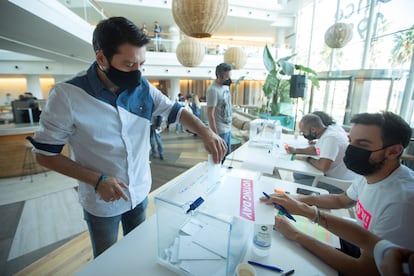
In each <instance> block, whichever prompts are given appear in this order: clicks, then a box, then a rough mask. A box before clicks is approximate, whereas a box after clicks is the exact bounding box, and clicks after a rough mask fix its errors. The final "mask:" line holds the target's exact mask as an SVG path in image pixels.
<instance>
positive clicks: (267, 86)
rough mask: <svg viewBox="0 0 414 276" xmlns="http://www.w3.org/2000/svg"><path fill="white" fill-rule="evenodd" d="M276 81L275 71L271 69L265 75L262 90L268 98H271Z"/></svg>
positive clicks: (277, 81) (277, 80)
mask: <svg viewBox="0 0 414 276" xmlns="http://www.w3.org/2000/svg"><path fill="white" fill-rule="evenodd" d="M278 83H279V79H278V78H277V74H276V71H274V70H273V71H271V72H270V73H269V74H268V75H267V77H266V80H265V82H264V84H263V92H264V94H265V96H266V97H267V98H268V99H270V98H271V96H272V94H273V92H274V90H275V87H277V85H278Z"/></svg>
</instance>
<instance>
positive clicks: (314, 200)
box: [296, 194, 352, 209]
mask: <svg viewBox="0 0 414 276" xmlns="http://www.w3.org/2000/svg"><path fill="white" fill-rule="evenodd" d="M296 199H298V200H299V201H301V202H304V203H306V204H308V205H315V206H318V207H319V208H323V209H341V208H349V207H351V206H352V204H351V203H350V202H346V201H345V200H343V196H342V194H341V195H334V194H329V195H317V196H315V195H309V196H301V195H299V196H296Z"/></svg>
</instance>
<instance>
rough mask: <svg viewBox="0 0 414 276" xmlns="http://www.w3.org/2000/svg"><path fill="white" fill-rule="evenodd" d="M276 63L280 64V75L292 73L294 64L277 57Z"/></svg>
mask: <svg viewBox="0 0 414 276" xmlns="http://www.w3.org/2000/svg"><path fill="white" fill-rule="evenodd" d="M277 64H278V65H279V66H280V68H281V69H282V70H281V71H280V74H281V75H287V76H291V75H293V72H294V71H295V65H294V64H293V63H291V62H289V61H287V60H285V59H279V60H278V61H277Z"/></svg>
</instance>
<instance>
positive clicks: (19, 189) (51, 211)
mask: <svg viewBox="0 0 414 276" xmlns="http://www.w3.org/2000/svg"><path fill="white" fill-rule="evenodd" d="M162 138H163V141H164V155H165V160H160V159H151V170H152V172H153V173H152V175H153V187H152V188H153V189H155V188H157V187H159V186H160V185H162V184H164V183H166V182H167V181H169V180H170V179H172V178H173V177H175V176H177V175H179V174H180V173H182V172H183V171H185V170H187V169H188V168H189V167H191V166H193V165H194V164H196V163H198V162H201V161H204V160H206V159H207V153H206V151H205V150H204V147H203V145H202V143H201V140H200V139H199V138H198V137H196V136H193V135H191V134H188V133H179V134H176V133H175V132H173V131H171V132H163V133H162ZM76 187H77V183H76V181H75V180H73V179H71V178H68V177H65V176H63V175H60V174H58V173H55V172H48V173H47V175H45V174H37V175H33V182H30V177H26V178H24V179H23V180H21V179H20V178H19V177H15V178H7V179H0V218H1V226H0V275H13V274H14V273H16V272H17V271H20V270H21V269H23V268H24V267H26V266H27V265H29V264H31V263H33V262H34V261H36V260H37V259H39V258H41V257H42V256H44V255H46V254H48V253H50V252H51V251H53V250H54V249H56V248H58V247H59V246H61V245H63V244H64V243H66V242H67V241H68V240H70V239H71V238H73V237H74V236H76V235H77V234H79V233H81V232H83V231H85V230H87V227H86V224H85V222H84V220H83V218H82V208H81V206H80V204H79V203H78V197H77V192H76Z"/></svg>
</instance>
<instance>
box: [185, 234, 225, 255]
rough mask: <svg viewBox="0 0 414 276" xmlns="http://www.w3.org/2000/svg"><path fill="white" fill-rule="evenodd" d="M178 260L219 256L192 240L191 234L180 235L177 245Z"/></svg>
mask: <svg viewBox="0 0 414 276" xmlns="http://www.w3.org/2000/svg"><path fill="white" fill-rule="evenodd" d="M178 248H179V249H178V259H180V260H220V259H221V257H220V256H219V255H217V254H215V253H213V252H211V251H209V250H207V249H205V248H204V247H201V246H200V245H198V244H196V243H194V242H193V237H192V236H180V237H179V246H178Z"/></svg>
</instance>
